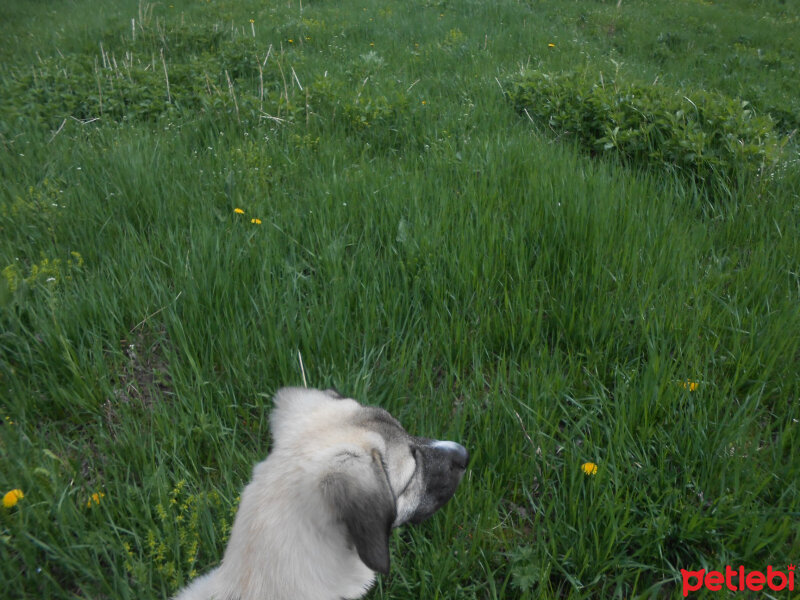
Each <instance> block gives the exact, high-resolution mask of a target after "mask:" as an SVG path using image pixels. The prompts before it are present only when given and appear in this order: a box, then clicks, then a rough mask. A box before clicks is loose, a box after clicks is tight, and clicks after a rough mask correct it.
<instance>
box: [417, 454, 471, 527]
mask: <svg viewBox="0 0 800 600" xmlns="http://www.w3.org/2000/svg"><path fill="white" fill-rule="evenodd" d="M417 442H418V444H417V446H416V449H417V451H418V452H419V453H420V454H421V455H422V469H423V477H424V479H425V491H424V493H423V496H422V498H421V499H420V502H419V504H418V505H417V510H415V511H414V514H413V515H412V516H411V518H410V519H409V520H410V521H411V522H412V523H421V522H422V521H424V520H425V519H427V518H428V517H430V516H431V515H432V514H433V513H435V512H436V511H437V510H439V509H440V508H441V507H442V506H444V505H445V503H446V502H447V501H448V500H450V498H452V496H453V494H454V493H455V491H456V488H457V487H458V484H459V482H460V481H461V478H462V477H463V476H464V471H466V469H467V465H468V464H469V452H467V449H466V448H464V446H462V445H461V444H457V443H455V442H443V441H440V440H428V439H424V438H418V439H417Z"/></svg>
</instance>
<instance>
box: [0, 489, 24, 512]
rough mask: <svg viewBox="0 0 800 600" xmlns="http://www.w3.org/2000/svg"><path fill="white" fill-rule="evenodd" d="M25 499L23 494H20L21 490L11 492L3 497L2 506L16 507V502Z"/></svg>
mask: <svg viewBox="0 0 800 600" xmlns="http://www.w3.org/2000/svg"><path fill="white" fill-rule="evenodd" d="M24 497H25V494H23V493H22V490H11V491H10V492H7V493H6V495H5V496H3V506H5V507H6V508H13V507H14V506H16V505H17V502H19V501H20V500H22V499H23V498H24Z"/></svg>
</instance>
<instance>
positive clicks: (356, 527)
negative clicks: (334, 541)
mask: <svg viewBox="0 0 800 600" xmlns="http://www.w3.org/2000/svg"><path fill="white" fill-rule="evenodd" d="M367 461H368V462H367ZM322 495H323V497H324V498H325V500H326V501H327V502H328V503H329V505H330V506H331V508H332V509H333V512H334V514H335V515H336V516H337V518H338V519H340V520H341V521H342V523H344V525H345V527H346V529H347V532H348V534H349V535H350V539H351V540H352V542H353V544H355V547H356V551H357V552H358V556H359V558H361V560H362V561H363V563H364V564H365V565H367V566H368V567H369V568H370V569H372V570H373V571H378V572H379V573H383V574H384V575H386V574H388V573H389V536H390V535H391V532H392V523H394V520H395V518H396V516H397V507H396V506H395V499H394V493H393V492H392V488H391V486H390V485H389V478H388V476H387V473H386V468H385V466H384V464H383V459H382V457H381V454H380V452H378V451H377V450H373V451H372V452H371V453H370V455H369V456H368V457H366V456H356V455H354V454H346V455H343V456H342V460H341V462H340V463H339V467H338V468H337V469H336V470H335V471H331V472H330V473H328V474H327V475H326V476H325V477H324V478H323V479H322Z"/></svg>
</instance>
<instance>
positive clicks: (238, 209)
mask: <svg viewBox="0 0 800 600" xmlns="http://www.w3.org/2000/svg"><path fill="white" fill-rule="evenodd" d="M233 212H235V213H236V214H237V215H243V214H244V211H243V210H242V209H241V208H234V209H233Z"/></svg>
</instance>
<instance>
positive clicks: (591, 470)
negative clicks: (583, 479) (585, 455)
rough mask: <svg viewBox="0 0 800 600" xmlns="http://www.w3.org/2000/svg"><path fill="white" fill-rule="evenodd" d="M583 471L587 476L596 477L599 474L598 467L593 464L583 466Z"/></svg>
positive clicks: (586, 463)
mask: <svg viewBox="0 0 800 600" xmlns="http://www.w3.org/2000/svg"><path fill="white" fill-rule="evenodd" d="M581 471H583V472H584V473H586V474H587V475H594V474H596V473H597V465H596V464H594V463H593V462H585V463H583V464H582V465H581Z"/></svg>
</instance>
